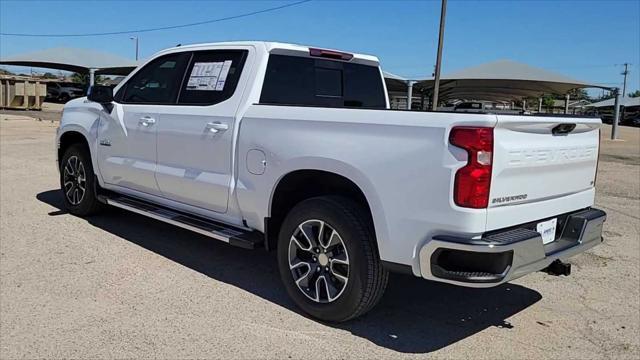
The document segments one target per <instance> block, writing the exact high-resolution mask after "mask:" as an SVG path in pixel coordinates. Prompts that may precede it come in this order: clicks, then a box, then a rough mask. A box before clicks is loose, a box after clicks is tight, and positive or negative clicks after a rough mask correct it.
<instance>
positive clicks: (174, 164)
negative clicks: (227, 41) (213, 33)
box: [156, 47, 251, 213]
mask: <svg viewBox="0 0 640 360" xmlns="http://www.w3.org/2000/svg"><path fill="white" fill-rule="evenodd" d="M248 57H249V50H248V48H241V47H240V48H238V49H235V50H230V49H224V50H223V49H221V50H207V51H196V52H193V55H192V56H191V60H190V62H189V64H188V66H187V69H186V73H185V76H184V79H183V81H182V86H181V88H180V93H179V95H178V101H177V103H176V104H175V105H171V106H160V107H159V108H158V111H159V122H158V127H157V131H158V143H157V144H158V149H157V154H158V161H157V168H156V180H157V182H158V186H159V188H160V191H161V192H162V195H163V196H164V197H165V198H168V199H170V200H174V201H178V202H181V203H184V204H187V205H191V206H195V207H198V208H202V209H206V210H212V211H216V212H220V213H224V212H226V211H227V204H228V198H229V188H230V184H231V179H232V164H233V162H232V159H233V145H234V143H233V139H234V136H233V133H234V127H235V126H236V124H235V116H236V113H237V111H238V107H239V104H240V102H241V98H242V94H243V90H244V87H245V85H246V83H247V81H248V73H249V72H248V71H246V69H245V70H244V71H243V68H246V67H247V66H246V65H245V64H250V63H251V62H250V61H248Z"/></svg>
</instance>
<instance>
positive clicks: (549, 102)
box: [542, 94, 556, 112]
mask: <svg viewBox="0 0 640 360" xmlns="http://www.w3.org/2000/svg"><path fill="white" fill-rule="evenodd" d="M555 98H556V96H554V95H551V94H546V95H544V96H543V97H542V106H544V108H545V109H547V112H553V105H555Z"/></svg>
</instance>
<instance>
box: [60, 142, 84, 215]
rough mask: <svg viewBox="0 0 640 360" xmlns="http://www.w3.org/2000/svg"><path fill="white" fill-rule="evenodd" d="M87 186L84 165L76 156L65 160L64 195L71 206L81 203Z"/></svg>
mask: <svg viewBox="0 0 640 360" xmlns="http://www.w3.org/2000/svg"><path fill="white" fill-rule="evenodd" d="M86 186H87V175H86V172H85V170H84V164H82V161H80V159H79V158H78V157H77V156H75V155H74V156H71V157H69V158H68V159H67V162H66V164H65V165H64V169H63V188H64V195H65V196H66V198H67V200H68V201H69V203H71V205H74V206H77V205H79V204H80V203H81V202H82V199H83V198H84V194H85V192H86Z"/></svg>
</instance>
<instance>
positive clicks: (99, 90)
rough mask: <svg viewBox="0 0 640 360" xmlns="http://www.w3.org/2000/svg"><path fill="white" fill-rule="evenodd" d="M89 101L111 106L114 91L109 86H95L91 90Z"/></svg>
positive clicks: (88, 96)
mask: <svg viewBox="0 0 640 360" xmlns="http://www.w3.org/2000/svg"><path fill="white" fill-rule="evenodd" d="M87 99H89V101H93V102H97V103H100V104H103V105H104V104H110V103H111V102H112V101H113V89H112V88H111V87H109V86H102V85H94V86H92V87H90V88H89V94H87Z"/></svg>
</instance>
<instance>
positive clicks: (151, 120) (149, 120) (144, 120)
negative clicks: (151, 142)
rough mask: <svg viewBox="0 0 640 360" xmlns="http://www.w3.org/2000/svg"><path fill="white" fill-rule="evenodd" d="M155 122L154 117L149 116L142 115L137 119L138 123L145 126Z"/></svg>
mask: <svg viewBox="0 0 640 360" xmlns="http://www.w3.org/2000/svg"><path fill="white" fill-rule="evenodd" d="M155 123H156V119H154V118H152V117H151V116H143V117H141V118H140V121H138V124H140V125H142V126H145V127H147V126H151V125H153V124H155Z"/></svg>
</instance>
